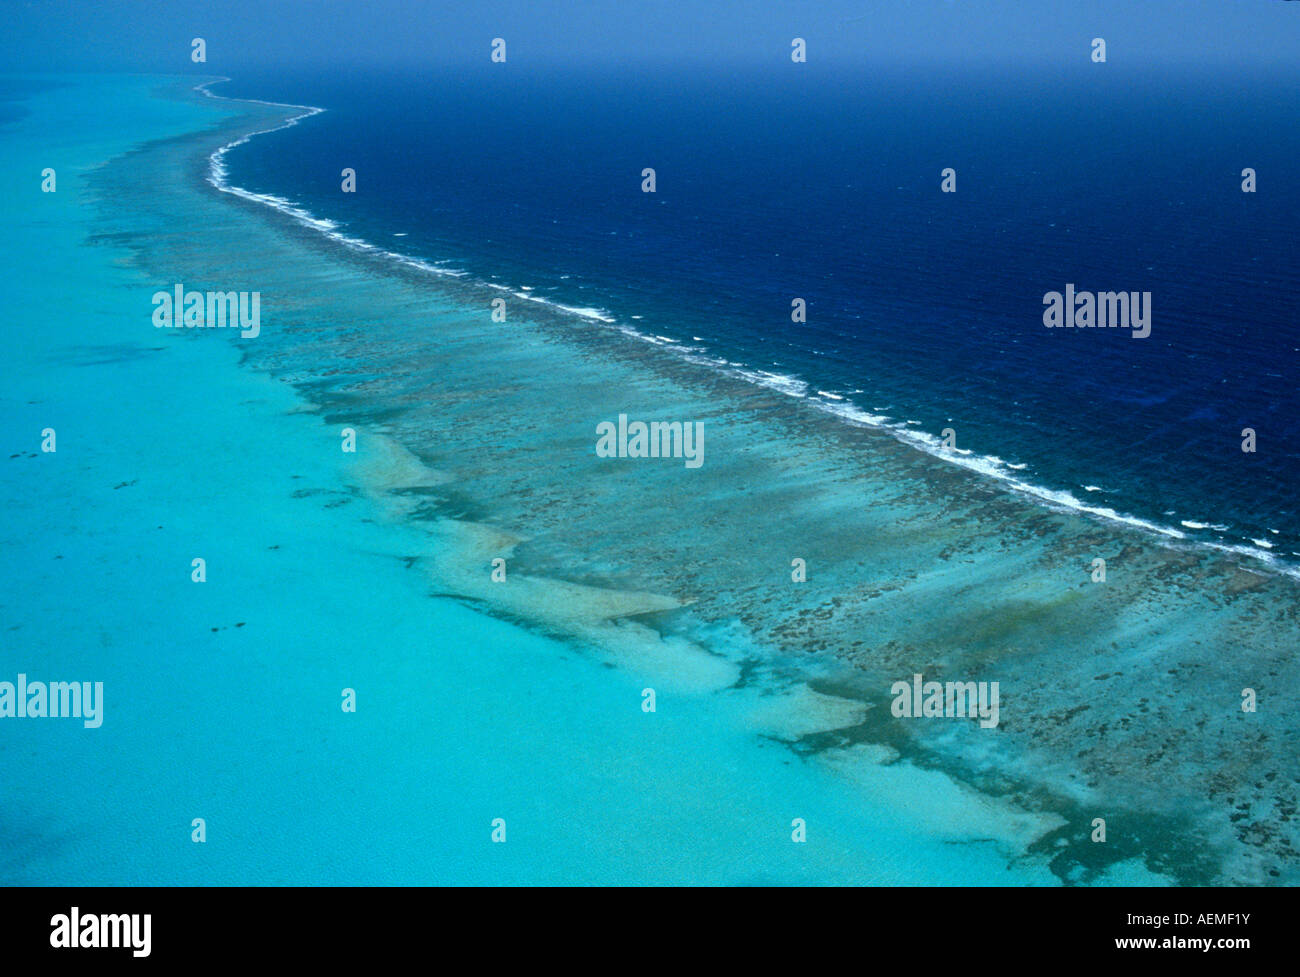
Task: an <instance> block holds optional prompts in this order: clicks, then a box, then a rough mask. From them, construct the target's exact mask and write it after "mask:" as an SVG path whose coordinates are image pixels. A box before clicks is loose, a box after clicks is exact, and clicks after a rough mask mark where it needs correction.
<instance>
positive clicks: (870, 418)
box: [215, 62, 1300, 571]
mask: <svg viewBox="0 0 1300 977" xmlns="http://www.w3.org/2000/svg"><path fill="white" fill-rule="evenodd" d="M1096 67H1097V66H1095V65H1092V64H1091V63H1086V62H1085V63H1084V64H1082V65H1079V66H1076V67H1072V68H1069V69H1065V68H1059V69H1055V70H1051V69H1037V70H1028V71H1027V72H1026V71H1025V70H1021V71H1013V70H1009V69H1005V68H1001V69H999V68H988V67H986V68H977V69H974V70H970V69H963V68H947V69H934V70H930V71H927V72H924V73H922V72H918V71H913V70H907V71H903V70H902V69H899V68H893V69H884V70H881V69H873V70H871V71H869V72H868V71H865V70H864V71H861V72H854V71H846V70H845V69H843V68H838V69H837V68H833V67H822V66H818V65H815V64H807V65H797V66H796V65H791V66H790V70H780V71H774V70H767V69H759V68H748V69H737V68H730V69H729V68H727V67H726V66H722V67H720V68H718V69H714V70H712V71H710V70H707V69H706V68H699V67H695V70H691V71H686V72H682V71H672V72H670V71H667V70H664V71H662V72H659V73H656V71H655V70H653V69H646V68H644V67H640V66H638V67H635V68H629V69H628V70H626V71H617V70H613V69H605V70H603V71H600V72H597V73H594V74H588V73H584V72H583V71H582V70H579V69H570V70H569V71H567V72H565V71H561V72H555V71H549V72H546V73H539V72H534V73H533V74H528V73H526V70H525V69H523V68H519V67H517V66H514V65H509V66H502V65H493V64H489V63H486V62H485V63H484V64H483V65H481V66H478V67H477V68H474V67H467V68H458V69H457V70H456V71H455V72H451V71H443V72H436V71H435V72H433V73H428V72H423V73H420V74H415V73H410V74H401V73H389V74H379V75H362V76H358V75H356V74H351V73H349V74H343V75H340V76H337V77H334V78H333V79H328V78H322V76H321V75H320V74H319V73H315V74H313V75H311V76H309V77H305V78H293V77H289V78H284V77H279V76H276V75H267V76H264V77H247V78H240V79H238V80H235V81H233V82H231V83H228V84H225V85H222V86H219V87H218V88H216V89H215V91H217V92H219V93H222V94H228V95H243V96H246V97H256V98H271V99H274V100H278V101H287V102H294V103H300V104H310V105H319V106H323V107H325V108H327V109H328V111H327V112H325V113H323V114H321V115H320V116H318V117H314V118H313V119H312V120H311V124H310V125H299V126H296V127H293V128H290V129H286V130H284V131H282V132H279V133H276V134H275V135H274V136H273V137H269V138H265V139H261V140H257V141H255V142H252V143H250V144H248V145H246V146H242V147H240V149H239V151H238V152H236V153H232V154H230V156H229V157H228V165H229V167H230V174H231V182H233V183H234V184H236V185H238V186H240V187H245V188H247V189H249V190H252V191H254V192H257V193H262V194H270V195H274V196H276V197H278V198H282V199H287V200H291V201H293V202H294V203H295V204H296V205H297V206H299V207H302V208H304V209H305V210H307V211H308V212H310V213H311V214H313V215H316V216H317V217H321V218H325V219H327V220H329V221H330V222H332V223H333V224H334V225H336V226H337V230H338V233H340V234H343V235H347V236H352V237H356V238H360V239H363V240H365V241H368V242H371V243H373V244H376V245H378V246H381V247H383V248H385V249H387V250H390V251H394V252H397V253H400V254H403V255H407V256H410V257H413V258H417V259H419V260H421V261H425V262H428V263H430V264H434V265H436V266H437V267H439V268H442V269H444V270H449V271H450V270H454V271H457V272H461V273H464V274H466V275H469V276H472V277H473V278H475V279H477V280H480V281H487V282H493V283H496V284H500V285H503V286H506V287H508V288H509V289H510V290H511V291H512V292H516V293H518V292H526V294H527V295H528V296H529V297H530V298H532V299H536V300H543V301H548V302H553V303H557V304H560V305H564V306H567V307H570V308H576V309H582V310H586V311H588V312H589V313H590V314H591V317H592V318H593V319H596V320H597V321H603V322H606V323H607V324H609V325H614V326H616V327H619V328H625V329H634V330H636V331H638V332H640V333H642V334H644V335H645V336H646V337H647V340H648V341H650V342H659V343H664V344H671V345H673V346H675V347H677V348H678V349H680V350H681V352H682V354H683V355H685V356H690V357H692V358H693V359H696V360H703V361H706V362H710V363H713V364H715V365H716V366H717V367H718V368H720V369H728V370H731V371H734V372H739V373H742V374H744V375H747V376H749V377H750V378H751V379H752V380H753V381H754V382H758V383H764V384H767V385H770V386H773V387H775V388H776V389H779V390H781V391H782V392H785V393H788V394H789V395H791V396H795V397H801V398H808V399H810V400H812V401H814V402H815V403H816V404H817V405H818V406H819V407H821V408H823V409H826V410H829V411H833V412H836V413H839V414H841V415H843V416H845V417H846V418H849V419H852V420H856V421H861V422H866V423H872V424H877V425H882V426H885V427H888V428H889V429H891V430H893V431H895V432H896V433H897V435H898V436H900V437H902V438H905V439H906V440H908V441H909V443H912V444H914V445H916V446H917V447H919V448H921V449H922V450H936V449H938V448H940V447H941V446H942V432H943V431H944V429H946V428H951V429H952V430H953V431H954V434H955V444H956V449H957V450H956V451H952V452H948V458H949V460H951V461H953V462H955V463H959V464H966V465H970V466H972V467H975V468H977V469H978V470H980V471H983V472H985V473H988V474H990V475H992V476H994V477H996V478H999V479H1001V480H1003V481H1004V482H1005V483H1007V484H1009V485H1011V486H1014V487H1017V488H1019V489H1020V490H1022V491H1025V492H1028V493H1031V494H1033V495H1035V496H1037V497H1039V498H1040V499H1041V500H1042V501H1044V502H1046V503H1049V504H1056V505H1062V506H1067V507H1070V508H1079V509H1082V508H1086V509H1088V510H1089V511H1092V512H1094V513H1095V514H1098V515H1101V516H1103V517H1107V518H1114V519H1127V520H1130V521H1133V522H1137V523H1140V524H1142V525H1147V526H1149V527H1152V528H1153V529H1154V530H1155V531H1158V532H1161V533H1164V534H1166V535H1168V536H1170V537H1172V538H1179V539H1187V540H1196V541H1202V542H1208V543H1214V544H1217V545H1221V546H1226V547H1232V548H1240V549H1241V550H1242V551H1243V552H1246V553H1250V554H1252V555H1254V556H1257V557H1259V558H1260V559H1263V560H1266V561H1270V562H1274V561H1275V562H1276V564H1277V565H1278V566H1280V567H1285V568H1289V569H1291V570H1293V571H1294V570H1295V568H1296V567H1300V513H1298V512H1297V509H1296V506H1295V503H1294V485H1295V484H1296V479H1297V475H1298V474H1300V451H1298V450H1297V447H1296V444H1295V442H1294V439H1292V438H1290V437H1288V436H1287V434H1286V430H1287V427H1288V425H1289V419H1290V418H1291V417H1293V416H1294V415H1295V414H1296V411H1297V407H1298V406H1300V403H1298V398H1300V388H1298V387H1297V384H1296V382H1295V378H1294V374H1293V373H1292V372H1290V371H1288V370H1287V369H1285V368H1284V364H1286V363H1288V362H1294V360H1295V357H1296V354H1297V353H1298V352H1300V329H1298V328H1297V326H1296V299H1295V296H1296V293H1297V283H1298V279H1297V275H1298V273H1297V270H1296V262H1295V253H1296V252H1295V247H1294V233H1293V224H1294V222H1293V220H1292V219H1291V217H1290V216H1289V215H1292V214H1294V213H1296V210H1297V204H1300V189H1298V188H1297V186H1296V184H1295V181H1293V180H1290V179H1289V178H1288V176H1287V174H1289V172H1290V168H1291V167H1290V161H1292V160H1294V159H1295V158H1296V156H1297V153H1298V152H1300V134H1298V133H1297V132H1296V129H1295V127H1294V126H1292V125H1290V124H1289V120H1291V119H1292V118H1294V115H1295V112H1296V110H1297V107H1298V106H1297V102H1296V94H1295V86H1294V78H1291V77H1290V76H1289V75H1288V74H1287V73H1285V72H1282V73H1279V74H1274V75H1270V74H1268V73H1259V72H1250V71H1246V70H1239V71H1237V72H1236V73H1235V74H1234V73H1231V72H1229V73H1227V74H1226V75H1225V72H1224V71H1223V70H1221V69H1219V68H1215V69H1214V70H1209V69H1207V70H1204V71H1197V70H1195V69H1190V68H1185V69H1165V70H1163V71H1158V70H1153V69H1149V68H1148V69H1143V68H1141V67H1126V66H1123V65H1109V66H1107V70H1106V71H1105V72H1099V71H1096V70H1093V69H1095V68H1096ZM495 69H503V70H495ZM538 74H540V75H541V78H538V77H535V76H536V75H538ZM1026 74H1028V77H1026ZM1044 93H1046V95H1045V94H1044ZM345 166H347V167H351V168H353V169H354V170H355V171H356V173H357V174H358V175H357V181H358V190H357V192H355V193H342V192H340V184H341V182H342V181H341V178H340V172H341V170H342V169H343V167H345ZM647 166H650V167H654V168H655V170H656V176H657V184H658V185H657V188H656V192H655V193H654V194H647V193H642V191H641V171H642V169H643V168H644V167H647ZM946 167H952V168H953V169H954V170H955V171H956V185H957V191H956V192H955V193H951V194H949V193H942V192H940V183H941V171H942V170H943V169H944V168H946ZM1246 167H1251V168H1253V169H1254V170H1255V171H1256V173H1257V174H1259V180H1260V181H1261V184H1260V185H1261V189H1260V190H1259V191H1258V192H1256V193H1254V194H1247V193H1243V192H1242V189H1241V183H1242V176H1241V171H1242V170H1243V169H1244V168H1246ZM1067 284H1073V285H1074V287H1075V288H1076V289H1078V290H1079V291H1084V290H1090V291H1098V292H1100V291H1130V292H1134V291H1136V292H1150V293H1151V296H1152V299H1151V302H1152V306H1153V313H1152V317H1153V323H1152V332H1151V335H1150V336H1149V337H1146V338H1145V339H1143V340H1135V339H1134V338H1133V337H1132V336H1130V335H1129V334H1128V333H1127V332H1109V331H1108V332H1106V333H1100V334H1099V333H1091V332H1082V331H1080V332H1077V333H1076V332H1070V331H1066V332H1059V331H1048V330H1046V329H1044V328H1043V324H1042V314H1043V296H1044V294H1045V293H1047V292H1051V291H1058V292H1064V290H1065V288H1066V285H1067ZM795 298H802V299H804V300H805V302H806V305H807V321H806V323H794V322H792V321H791V302H792V300H793V299H795ZM1244 428H1252V429H1255V430H1256V432H1257V434H1258V439H1259V446H1258V450H1257V451H1256V452H1254V453H1245V452H1243V451H1242V450H1241V444H1242V440H1243V435H1242V430H1243V429H1244Z"/></svg>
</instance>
